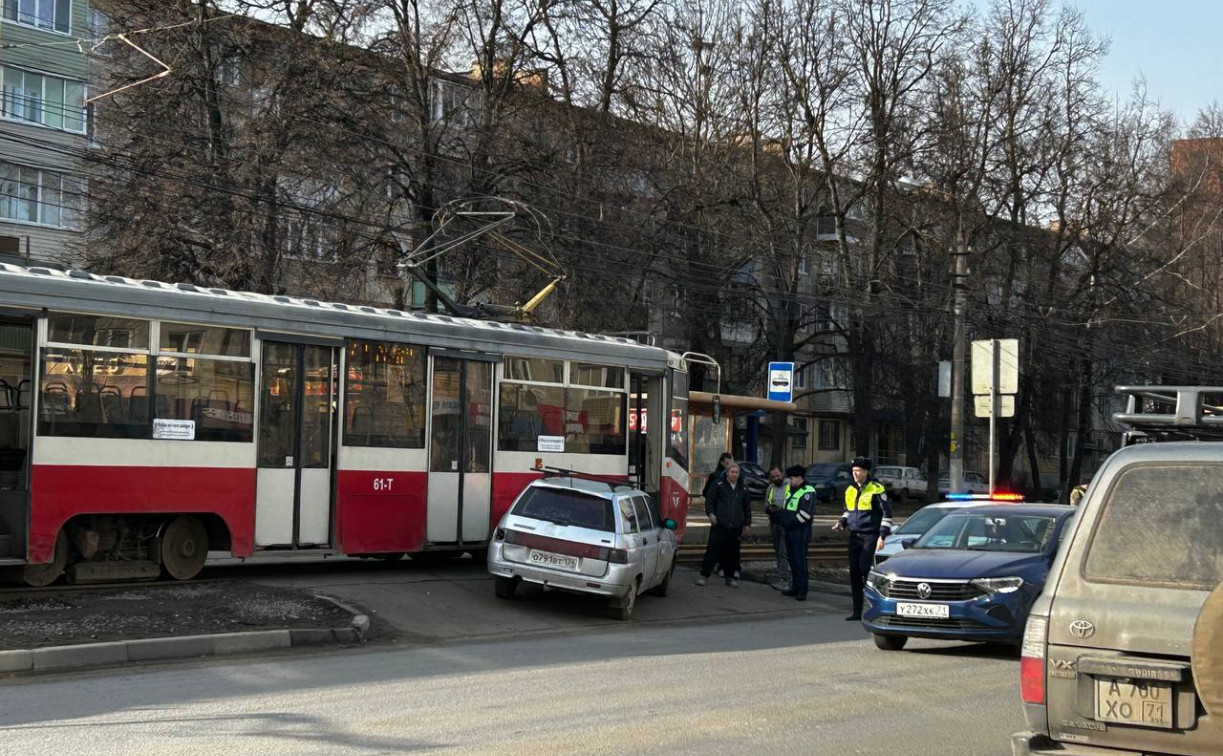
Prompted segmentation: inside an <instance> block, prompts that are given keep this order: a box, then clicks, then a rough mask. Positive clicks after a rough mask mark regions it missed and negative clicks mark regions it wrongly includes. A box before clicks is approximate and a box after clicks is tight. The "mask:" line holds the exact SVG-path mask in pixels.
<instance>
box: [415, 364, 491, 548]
mask: <svg viewBox="0 0 1223 756" xmlns="http://www.w3.org/2000/svg"><path fill="white" fill-rule="evenodd" d="M493 364H494V363H493V362H491V361H483V360H479V359H471V358H469V357H466V356H464V357H461V358H460V357H451V356H444V355H441V354H437V353H435V354H434V357H433V379H432V397H431V402H430V406H431V408H432V413H431V421H430V422H431V423H432V426H431V429H430V433H429V439H430V441H429V497H428V520H427V524H426V527H425V537H426V540H428V541H429V542H430V543H458V544H463V543H470V542H479V541H487V540H488V532H489V517H490V516H491V512H492V497H493V491H492V458H493Z"/></svg>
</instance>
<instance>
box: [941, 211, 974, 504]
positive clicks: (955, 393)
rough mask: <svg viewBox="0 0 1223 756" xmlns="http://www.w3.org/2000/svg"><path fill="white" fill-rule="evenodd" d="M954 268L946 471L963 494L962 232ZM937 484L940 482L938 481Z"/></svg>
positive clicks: (964, 304)
mask: <svg viewBox="0 0 1223 756" xmlns="http://www.w3.org/2000/svg"><path fill="white" fill-rule="evenodd" d="M952 257H953V258H954V268H953V271H952V274H951V286H952V289H953V290H954V299H953V300H952V314H953V316H954V321H955V327H954V335H953V336H952V339H953V344H952V356H951V453H950V462H951V464H950V465H949V467H948V470H947V478H948V481H947V482H948V490H950V491H951V493H960V492H962V491H963V490H964V447H963V443H964V339H965V331H966V330H967V328H966V325H965V318H966V314H967V313H966V309H967V300H968V297H967V295H966V294H967V292H966V280H965V279H966V278H967V276H968V272H967V270H966V268H967V261H968V253H967V251H965V249H964V236H963V234H962V233H961V234H960V237H959V239H958V241H957V242H956V251H955V252H954V253H953V254H952ZM935 485H938V484H937V482H936V483H935Z"/></svg>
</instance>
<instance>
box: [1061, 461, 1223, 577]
mask: <svg viewBox="0 0 1223 756" xmlns="http://www.w3.org/2000/svg"><path fill="white" fill-rule="evenodd" d="M1221 475H1223V465H1203V464H1201V463H1195V464H1193V465H1142V466H1140V467H1133V468H1131V469H1129V470H1126V471H1124V472H1123V473H1121V475H1119V476H1118V477H1117V481H1116V482H1115V483H1114V484H1113V485H1112V486H1111V488H1110V489H1109V491H1108V493H1107V499H1106V500H1105V501H1104V505H1103V511H1102V512H1101V514H1100V517H1099V521H1098V522H1097V523H1096V529H1095V533H1094V534H1093V535H1092V537H1091V545H1090V547H1089V548H1088V552H1087V562H1086V564H1085V565H1084V567H1083V574H1084V576H1085V577H1086V578H1087V579H1088V580H1092V581H1096V582H1106V583H1131V584H1136V585H1161V586H1175V587H1181V588H1202V589H1209V588H1213V587H1214V586H1215V585H1217V584H1218V583H1219V581H1220V580H1221V579H1223V527H1220V526H1219V523H1220V522H1221V521H1223V477H1220V476H1221Z"/></svg>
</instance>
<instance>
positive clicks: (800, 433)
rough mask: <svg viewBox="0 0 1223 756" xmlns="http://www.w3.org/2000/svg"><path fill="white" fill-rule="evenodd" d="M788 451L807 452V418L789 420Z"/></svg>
mask: <svg viewBox="0 0 1223 756" xmlns="http://www.w3.org/2000/svg"><path fill="white" fill-rule="evenodd" d="M790 449H791V450H792V451H806V450H807V418H805V417H792V418H790Z"/></svg>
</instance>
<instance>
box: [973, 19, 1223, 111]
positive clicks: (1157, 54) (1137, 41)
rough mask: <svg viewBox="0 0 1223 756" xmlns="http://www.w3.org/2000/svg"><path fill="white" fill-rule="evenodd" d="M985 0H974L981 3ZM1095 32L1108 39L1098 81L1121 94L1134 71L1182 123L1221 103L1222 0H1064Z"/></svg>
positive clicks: (1151, 94) (1148, 89)
mask: <svg viewBox="0 0 1223 756" xmlns="http://www.w3.org/2000/svg"><path fill="white" fill-rule="evenodd" d="M988 4H989V3H988V0H979V5H981V6H987V5H988ZM1068 4H1069V5H1071V6H1074V7H1076V8H1078V9H1079V10H1081V11H1083V13H1084V15H1085V16H1086V17H1087V23H1088V25H1089V26H1090V27H1091V29H1092V31H1094V32H1095V33H1096V34H1097V35H1098V36H1104V37H1108V38H1110V39H1111V40H1112V46H1111V48H1110V49H1109V54H1108V58H1107V59H1105V61H1104V64H1103V65H1102V66H1101V69H1100V82H1101V83H1102V84H1103V85H1104V86H1105V87H1106V88H1107V89H1110V90H1112V91H1114V92H1118V93H1119V94H1120V95H1121V96H1122V97H1123V98H1124V97H1125V96H1127V95H1128V94H1129V92H1130V90H1131V88H1132V85H1133V82H1134V79H1135V78H1136V77H1138V76H1139V75H1142V76H1145V77H1146V80H1147V93H1148V94H1149V96H1150V97H1152V98H1153V99H1157V100H1159V102H1160V104H1161V105H1162V106H1163V107H1164V108H1165V109H1167V110H1171V111H1173V112H1174V113H1176V115H1177V117H1178V118H1179V119H1180V120H1181V122H1182V123H1190V122H1192V121H1193V119H1194V117H1195V116H1196V115H1197V112H1198V110H1199V109H1201V108H1203V107H1205V106H1207V105H1209V104H1210V103H1211V102H1212V101H1217V102H1218V103H1219V104H1220V105H1223V44H1220V41H1221V40H1220V34H1221V33H1223V0H1068Z"/></svg>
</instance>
